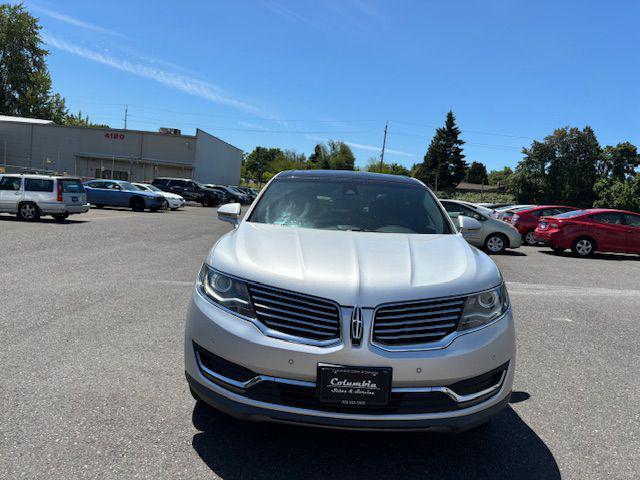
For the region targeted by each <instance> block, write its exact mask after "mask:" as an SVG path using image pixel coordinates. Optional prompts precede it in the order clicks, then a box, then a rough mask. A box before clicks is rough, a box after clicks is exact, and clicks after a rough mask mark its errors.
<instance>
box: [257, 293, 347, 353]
mask: <svg viewBox="0 0 640 480" xmlns="http://www.w3.org/2000/svg"><path fill="white" fill-rule="evenodd" d="M247 287H248V289H249V295H250V296H251V301H252V303H253V308H254V310H255V312H256V317H257V318H258V320H260V322H262V323H263V324H264V325H266V326H267V327H268V328H270V329H271V330H275V331H278V332H281V333H285V334H287V335H291V336H294V337H299V338H307V339H311V340H314V341H318V342H323V343H325V342H331V341H333V340H338V339H339V338H340V311H339V310H338V306H337V305H336V304H335V303H333V302H331V301H330V300H325V299H322V298H317V297H312V296H308V295H302V294H299V293H294V292H289V291H284V290H279V289H276V288H271V287H267V286H264V285H256V284H249V285H247Z"/></svg>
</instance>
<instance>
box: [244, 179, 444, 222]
mask: <svg viewBox="0 0 640 480" xmlns="http://www.w3.org/2000/svg"><path fill="white" fill-rule="evenodd" d="M248 221H249V222H255V223H267V224H272V225H281V226H287V227H297V228H313V229H320V230H343V231H352V232H379V233H407V234H443V233H452V230H451V227H450V224H449V222H448V220H447V219H446V218H445V216H444V214H443V212H442V210H441V209H440V207H439V205H438V204H437V202H436V200H435V198H434V197H433V195H432V194H431V193H430V192H429V190H428V189H427V188H426V187H424V186H423V185H421V184H419V183H417V182H416V183H410V182H403V181H384V180H367V181H357V180H354V179H333V178H327V179H318V178H314V179H309V180H307V179H300V178H284V179H275V180H274V181H273V182H272V183H271V184H270V185H269V187H268V188H267V189H266V190H265V192H264V193H263V194H262V196H261V198H260V201H259V202H258V204H257V205H256V207H255V209H254V210H253V212H252V214H251V216H250V218H249V219H248Z"/></svg>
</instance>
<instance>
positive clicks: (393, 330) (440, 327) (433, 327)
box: [379, 323, 455, 337]
mask: <svg viewBox="0 0 640 480" xmlns="http://www.w3.org/2000/svg"><path fill="white" fill-rule="evenodd" d="M454 325H455V323H441V324H438V325H429V326H425V327H409V328H389V329H388V330H381V331H380V332H379V336H381V337H382V336H385V335H386V334H387V333H397V332H419V331H423V330H443V329H447V328H449V327H453V326H454Z"/></svg>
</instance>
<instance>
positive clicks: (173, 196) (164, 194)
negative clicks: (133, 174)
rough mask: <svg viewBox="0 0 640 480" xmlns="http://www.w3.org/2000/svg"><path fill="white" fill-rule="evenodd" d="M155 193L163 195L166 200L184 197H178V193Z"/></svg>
mask: <svg viewBox="0 0 640 480" xmlns="http://www.w3.org/2000/svg"><path fill="white" fill-rule="evenodd" d="M155 193H157V194H159V195H162V196H163V197H165V198H178V199H180V198H182V195H178V194H177V193H169V192H162V193H160V192H155Z"/></svg>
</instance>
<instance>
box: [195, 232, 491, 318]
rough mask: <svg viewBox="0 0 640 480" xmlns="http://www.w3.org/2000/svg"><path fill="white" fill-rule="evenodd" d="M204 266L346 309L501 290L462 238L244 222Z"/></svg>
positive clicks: (486, 263) (487, 263)
mask: <svg viewBox="0 0 640 480" xmlns="http://www.w3.org/2000/svg"><path fill="white" fill-rule="evenodd" d="M206 263H207V264H208V265H210V266H212V267H213V268H215V269H217V270H219V271H221V272H224V273H228V274H230V275H235V276H237V277H240V278H243V279H246V280H252V281H255V282H259V283H263V284H265V285H270V286H273V287H278V288H282V289H286V290H291V291H295V292H300V293H307V294H309V295H315V296H318V297H323V298H328V299H331V300H334V301H336V302H338V303H339V304H341V305H360V306H363V307H374V306H376V305H379V304H381V303H386V302H398V301H407V300H417V299H423V298H435V297H444V296H449V295H461V294H468V293H472V292H477V291H480V290H485V289H488V288H492V287H495V286H497V285H499V284H500V283H501V281H502V276H501V274H500V271H499V270H498V268H497V267H496V265H495V263H493V261H492V260H491V259H490V258H489V257H488V256H487V255H485V254H484V253H482V252H480V251H479V250H477V249H476V248H474V247H472V246H470V245H469V244H468V243H467V242H466V241H465V240H464V239H463V238H462V236H460V235H452V234H448V235H407V234H399V233H375V232H348V231H335V230H315V229H306V228H291V227H283V226H278V225H267V224H259V223H250V222H241V223H240V226H239V227H238V228H237V229H235V230H233V231H232V232H230V233H228V234H227V235H224V236H223V237H221V238H220V239H219V241H218V242H217V243H216V244H215V245H214V247H213V248H212V249H211V251H210V253H209V255H208V257H207V259H206Z"/></svg>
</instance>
